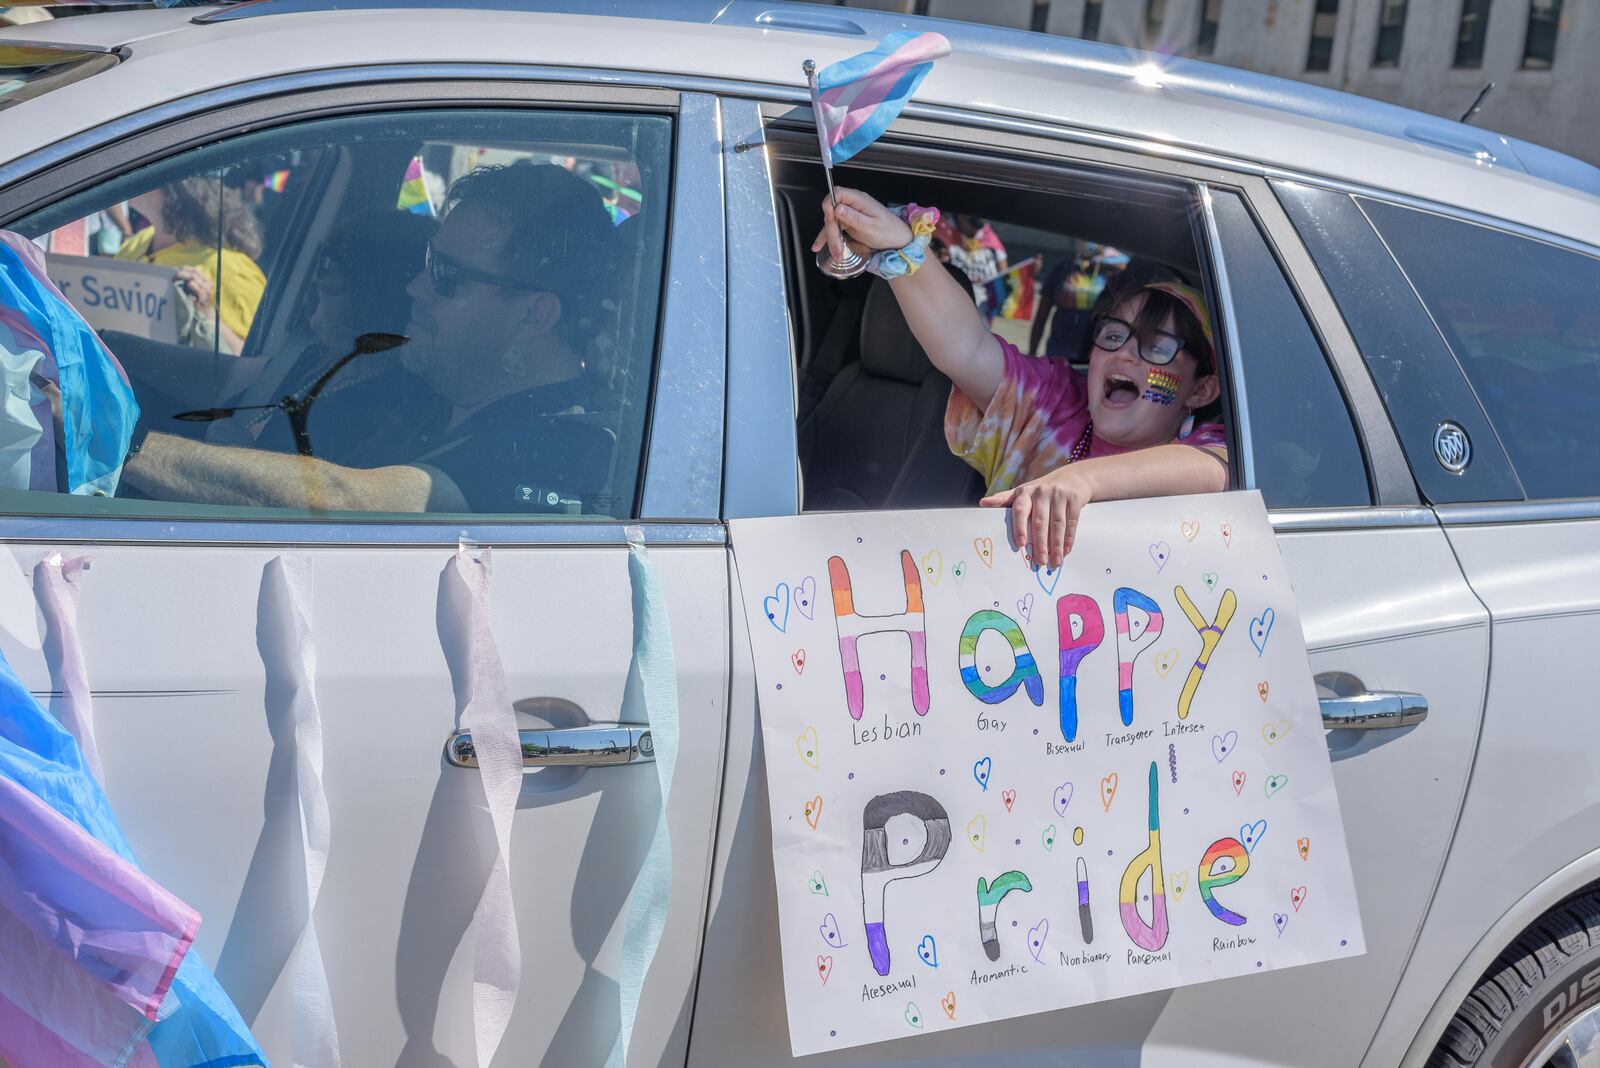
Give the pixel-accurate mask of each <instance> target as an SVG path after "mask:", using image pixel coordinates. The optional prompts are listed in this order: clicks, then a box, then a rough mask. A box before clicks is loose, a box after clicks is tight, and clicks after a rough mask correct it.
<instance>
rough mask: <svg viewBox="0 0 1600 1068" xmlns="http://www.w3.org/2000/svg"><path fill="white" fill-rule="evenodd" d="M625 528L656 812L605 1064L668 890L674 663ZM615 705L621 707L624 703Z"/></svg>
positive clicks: (633, 1005)
mask: <svg viewBox="0 0 1600 1068" xmlns="http://www.w3.org/2000/svg"><path fill="white" fill-rule="evenodd" d="M627 535H628V580H629V585H630V586H631V587H632V589H633V670H634V671H636V672H637V673H638V689H637V691H636V692H637V695H638V697H639V700H640V701H641V703H642V704H643V705H644V719H645V722H646V724H647V725H648V726H649V727H650V740H651V742H652V743H653V744H654V748H655V757H656V760H655V768H656V778H657V779H658V780H659V782H660V784H661V812H660V815H659V816H658V817H657V818H656V829H655V834H654V835H653V836H652V837H651V839H650V847H649V848H648V849H647V850H646V851H645V855H644V864H643V865H642V866H641V867H640V869H639V877H638V878H637V879H636V880H635V881H634V884H633V895H632V898H631V900H630V903H629V906H628V925H627V928H626V929H625V931H624V932H623V938H622V978H621V992H620V1001H621V1007H622V1023H621V1026H620V1027H619V1028H618V1030H617V1038H616V1042H615V1043H614V1044H613V1045H612V1047H611V1054H610V1055H609V1056H608V1057H607V1058H606V1068H624V1066H625V1065H626V1064H627V1061H628V1046H629V1043H631V1042H632V1040H633V1025H634V1021H635V1020H636V1019H637V1017H638V1012H639V995H640V993H641V992H642V991H643V989H644V981H645V976H646V975H647V974H648V973H649V971H650V963H651V961H653V960H654V959H655V955H656V949H657V947H659V946H660V945H661V934H662V931H664V930H665V929H666V924H667V906H668V904H669V903H670V901H671V894H672V836H671V834H670V833H669V831H668V827H667V801H668V799H669V798H670V797H671V796H672V773H673V771H674V770H675V769H676V767H677V763H678V666H677V661H676V659H675V658H674V656H673V654H672V629H671V627H670V626H669V625H668V622H667V603H666V599H665V598H664V597H663V596H662V593H661V584H660V582H658V581H657V579H656V572H655V567H654V566H652V564H651V563H650V552H649V550H648V549H646V548H645V545H644V533H643V531H641V530H640V529H639V528H638V527H629V528H628V530H627ZM624 700H626V697H625V698H624ZM623 711H624V713H625V714H626V713H628V712H629V711H631V710H629V709H626V708H625V709H624V710H623ZM628 718H629V719H631V718H632V717H631V716H629V717H628Z"/></svg>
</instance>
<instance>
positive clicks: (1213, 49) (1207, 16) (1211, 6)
mask: <svg viewBox="0 0 1600 1068" xmlns="http://www.w3.org/2000/svg"><path fill="white" fill-rule="evenodd" d="M1221 21H1222V0H1204V2H1203V3H1202V4H1201V5H1200V37H1199V38H1198V39H1197V40H1196V41H1195V45H1194V52H1195V55H1197V56H1214V55H1216V54H1217V25H1218V24H1219V23H1221Z"/></svg>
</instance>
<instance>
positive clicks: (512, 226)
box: [445, 160, 616, 349]
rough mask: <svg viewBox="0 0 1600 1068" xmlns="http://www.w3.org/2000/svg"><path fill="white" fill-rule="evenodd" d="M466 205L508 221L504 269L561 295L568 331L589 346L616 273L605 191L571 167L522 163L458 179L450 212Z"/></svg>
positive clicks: (564, 332)
mask: <svg viewBox="0 0 1600 1068" xmlns="http://www.w3.org/2000/svg"><path fill="white" fill-rule="evenodd" d="M464 204H465V205H471V206H472V207H475V208H479V209H482V210H484V211H486V212H488V213H489V214H490V216H491V217H492V218H494V219H497V220H500V221H501V223H502V225H503V226H504V227H505V229H506V239H505V243H504V245H503V246H502V255H503V257H504V262H503V263H502V265H501V269H502V270H503V271H504V272H505V273H506V274H508V275H510V276H511V277H513V278H516V279H518V280H520V281H523V282H526V283H528V284H529V285H530V286H536V287H538V288H540V289H544V290H547V291H549V292H551V293H554V294H556V295H557V296H558V297H560V298H561V322H560V326H559V327H558V329H559V331H560V333H561V336H562V337H563V338H564V339H565V340H566V341H567V343H568V344H570V345H573V346H574V347H576V348H579V349H581V348H583V347H584V346H585V345H586V344H587V343H588V341H589V339H590V338H592V337H593V336H594V335H595V333H596V332H597V330H598V328H599V324H600V317H601V314H602V305H603V302H604V300H605V298H606V296H607V295H608V287H609V286H610V285H611V284H612V281H613V279H614V276H615V271H614V270H613V265H612V259H613V249H614V247H615V244H616V227H615V225H614V224H613V223H612V221H611V213H610V212H608V211H607V210H606V206H605V201H604V200H603V199H602V198H601V196H600V192H599V190H597V189H596V188H595V187H594V186H593V185H592V184H591V183H589V182H586V181H584V180H583V179H582V178H579V177H578V176H577V175H575V174H573V173H572V172H571V171H568V170H567V169H566V168H564V167H558V166H556V165H554V164H550V163H539V164H536V163H530V162H528V161H526V160H521V161H518V162H516V163H507V164H491V165H488V166H484V167H478V168H477V169H475V170H472V171H469V172H468V173H466V174H463V175H462V176H461V177H460V178H457V179H456V180H455V181H454V182H453V183H451V186H450V191H449V193H448V194H447V195H446V197H445V212H446V214H448V213H449V212H451V211H454V210H455V209H456V208H458V207H460V206H462V205H464Z"/></svg>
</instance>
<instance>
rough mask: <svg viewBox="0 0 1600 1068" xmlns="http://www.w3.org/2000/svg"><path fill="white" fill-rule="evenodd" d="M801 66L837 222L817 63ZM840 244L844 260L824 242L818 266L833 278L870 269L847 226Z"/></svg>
mask: <svg viewBox="0 0 1600 1068" xmlns="http://www.w3.org/2000/svg"><path fill="white" fill-rule="evenodd" d="M800 69H801V70H802V71H804V72H805V76H806V88H807V89H809V90H810V91H811V114H812V115H813V116H814V117H815V119H816V123H817V144H818V146H819V147H820V148H821V149H822V173H823V176H824V177H825V178H826V179H827V181H828V199H829V200H830V201H832V202H833V212H834V215H833V217H834V219H835V224H836V225H837V220H838V218H839V191H838V190H837V189H835V188H834V186H833V150H832V148H831V146H830V145H829V144H828V130H827V126H826V125H825V124H824V122H823V118H822V101H821V99H820V97H819V93H818V90H817V64H816V61H815V60H811V59H808V60H806V61H805V62H804V63H802V64H800ZM839 243H840V244H841V245H842V246H843V247H844V259H842V260H835V259H834V258H833V250H832V249H831V248H830V247H829V246H828V245H823V246H822V248H820V249H818V250H817V268H818V270H820V271H821V272H822V273H823V274H825V275H828V276H829V277H830V278H841V279H842V278H854V277H855V276H856V275H858V274H860V273H861V272H862V271H864V270H866V269H867V260H866V257H864V256H862V255H860V254H859V253H857V252H856V250H855V249H853V248H851V247H850V242H849V240H848V239H847V238H846V237H845V235H844V228H843V227H840V228H839Z"/></svg>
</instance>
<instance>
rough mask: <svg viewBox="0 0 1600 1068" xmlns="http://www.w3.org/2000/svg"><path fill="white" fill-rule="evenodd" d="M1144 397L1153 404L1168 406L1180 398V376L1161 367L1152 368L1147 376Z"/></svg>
mask: <svg viewBox="0 0 1600 1068" xmlns="http://www.w3.org/2000/svg"><path fill="white" fill-rule="evenodd" d="M1145 385H1146V386H1147V387H1148V388H1147V389H1146V390H1145V391H1144V399H1145V400H1147V401H1149V402H1150V403H1151V404H1159V405H1161V406H1162V407H1166V406H1167V405H1169V404H1172V403H1173V402H1174V401H1176V400H1177V399H1178V376H1177V375H1175V374H1173V373H1172V372H1171V371H1163V370H1162V369H1161V368H1159V367H1152V368H1150V373H1149V374H1147V375H1146V376H1145Z"/></svg>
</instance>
